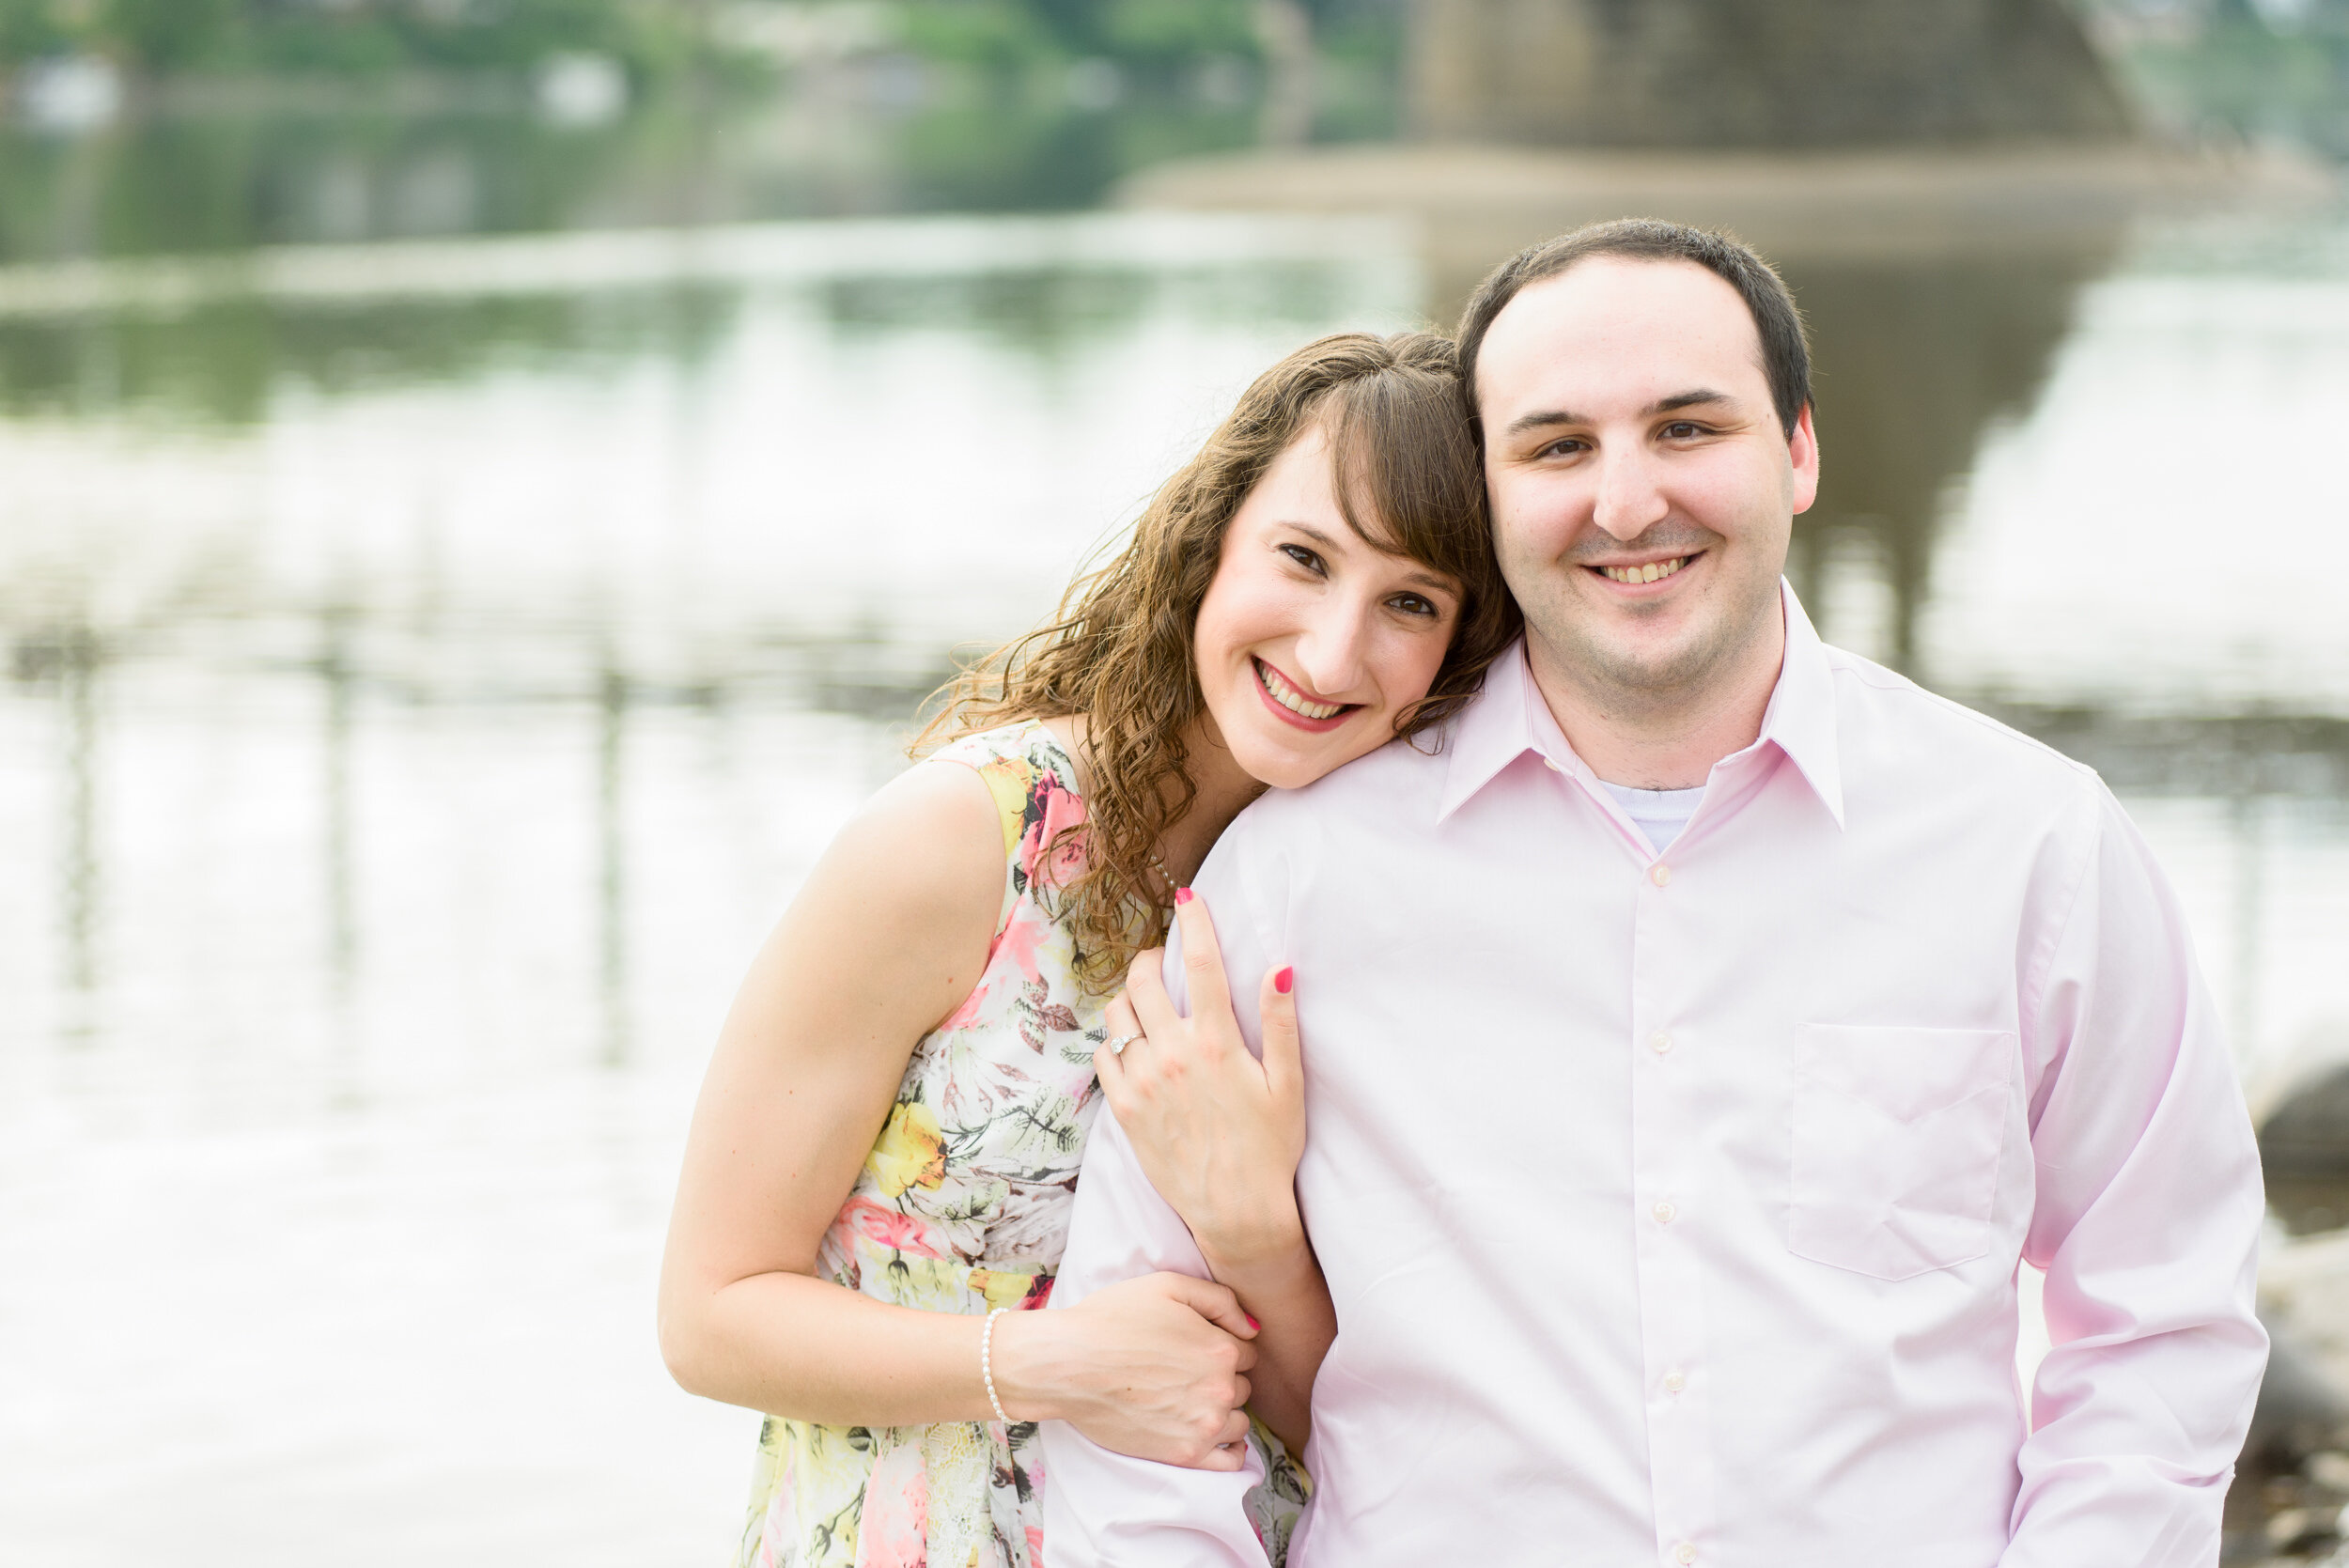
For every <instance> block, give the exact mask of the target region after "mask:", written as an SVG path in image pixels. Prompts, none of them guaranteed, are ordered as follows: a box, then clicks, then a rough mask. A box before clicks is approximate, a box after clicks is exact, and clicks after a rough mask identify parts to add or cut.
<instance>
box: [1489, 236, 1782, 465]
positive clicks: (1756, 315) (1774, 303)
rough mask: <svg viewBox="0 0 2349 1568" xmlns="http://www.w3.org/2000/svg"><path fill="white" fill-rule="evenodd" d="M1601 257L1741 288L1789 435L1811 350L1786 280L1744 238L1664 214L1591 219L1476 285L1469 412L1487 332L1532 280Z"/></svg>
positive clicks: (1511, 260) (1523, 253) (1521, 254)
mask: <svg viewBox="0 0 2349 1568" xmlns="http://www.w3.org/2000/svg"><path fill="white" fill-rule="evenodd" d="M1592 256H1624V257H1626V258H1628V259H1630V260H1633V261H1693V262H1695V263H1696V264H1697V265H1698V266H1700V267H1702V268H1703V269H1704V270H1705V271H1706V272H1712V273H1714V274H1715V275H1716V276H1718V277H1719V278H1720V279H1722V281H1724V282H1726V283H1727V284H1728V285H1729V286H1730V287H1732V288H1735V290H1737V296H1738V298H1740V299H1742V300H1744V301H1745V302H1746V309H1747V310H1748V311H1749V312H1750V313H1751V315H1752V317H1753V326H1754V331H1755V332H1756V333H1757V334H1760V336H1761V339H1762V373H1763V374H1764V376H1766V378H1768V380H1769V383H1770V401H1771V402H1772V403H1773V404H1775V405H1777V408H1778V423H1779V427H1780V428H1781V429H1782V430H1784V431H1785V432H1786V433H1787V435H1788V436H1790V437H1791V436H1792V435H1793V434H1794V431H1795V421H1796V420H1797V419H1798V418H1800V417H1801V416H1802V411H1803V410H1804V409H1806V408H1808V407H1810V404H1811V349H1810V345H1809V343H1808V342H1807V340H1806V339H1805V337H1804V334H1803V327H1802V312H1801V311H1800V310H1798V309H1797V308H1796V306H1795V296H1794V295H1793V294H1792V293H1791V292H1789V291H1788V289H1787V287H1786V280H1785V279H1783V278H1781V277H1780V276H1779V275H1778V272H1777V271H1776V270H1775V269H1773V268H1772V267H1771V266H1770V264H1769V263H1768V262H1766V261H1765V260H1763V259H1762V258H1761V257H1760V256H1756V255H1755V254H1754V253H1753V251H1752V250H1751V249H1750V248H1749V247H1748V246H1746V245H1745V244H1744V243H1743V242H1742V241H1737V240H1734V239H1732V238H1731V237H1730V236H1728V235H1726V234H1717V233H1714V232H1713V231H1712V230H1710V229H1702V228H1690V227H1689V226H1688V225H1686V224H1673V223H1666V222H1665V221H1664V220H1663V219H1661V218H1617V219H1615V220H1614V221H1613V222H1611V223H1604V224H1585V225H1583V226H1582V227H1580V228H1578V229H1576V230H1575V231H1574V232H1573V233H1571V234H1562V235H1560V236H1558V237H1557V238H1556V239H1555V240H1545V241H1542V242H1541V243H1540V244H1538V245H1532V246H1529V247H1528V248H1526V249H1525V250H1521V251H1519V252H1518V253H1517V255H1515V256H1511V257H1510V258H1509V259H1508V260H1506V261H1504V262H1502V263H1501V265H1500V266H1498V267H1496V268H1494V269H1493V270H1492V272H1491V274H1490V275H1489V276H1487V277H1486V279H1485V281H1484V282H1483V283H1481V284H1479V285H1477V287H1476V292H1475V293H1474V294H1472V295H1470V298H1469V303H1468V308H1467V309H1466V310H1464V311H1462V312H1461V313H1460V330H1459V333H1458V334H1457V335H1458V338H1459V341H1460V389H1461V391H1462V392H1463V393H1465V394H1466V395H1467V396H1468V400H1469V408H1470V411H1475V410H1476V409H1477V401H1476V362H1477V359H1478V357H1479V355H1480V354H1481V353H1482V351H1483V349H1484V347H1485V334H1486V333H1488V332H1490V331H1491V330H1492V325H1493V321H1494V318H1497V317H1499V316H1500V314H1501V310H1502V309H1503V307H1505V306H1506V305H1507V304H1508V303H1509V302H1510V301H1511V300H1514V299H1516V298H1517V293H1518V291H1519V290H1520V289H1522V288H1524V287H1526V286H1527V285H1528V284H1534V283H1539V282H1541V281H1542V280H1543V279H1545V278H1554V277H1556V276H1557V275H1558V274H1559V273H1561V272H1564V271H1565V270H1566V269H1568V268H1569V267H1572V266H1573V265H1574V264H1575V263H1576V262H1578V261H1587V260H1589V259H1590V258H1591V257H1592Z"/></svg>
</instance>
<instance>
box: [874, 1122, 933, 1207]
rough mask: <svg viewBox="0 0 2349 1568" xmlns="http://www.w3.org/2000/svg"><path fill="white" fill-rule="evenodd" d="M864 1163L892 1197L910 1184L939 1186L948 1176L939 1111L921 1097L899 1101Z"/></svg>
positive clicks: (882, 1188) (883, 1189) (884, 1190)
mask: <svg viewBox="0 0 2349 1568" xmlns="http://www.w3.org/2000/svg"><path fill="white" fill-rule="evenodd" d="M864 1163H865V1164H866V1165H868V1166H870V1167H871V1168H872V1172H873V1177H874V1180H875V1181H877V1182H878V1183H879V1186H880V1189H881V1190H882V1191H883V1192H885V1193H887V1194H888V1195H889V1196H890V1197H892V1198H894V1197H896V1196H897V1195H898V1194H899V1193H901V1192H903V1191H905V1189H906V1188H909V1187H927V1188H934V1187H936V1186H938V1184H939V1183H941V1182H942V1181H944V1180H945V1179H946V1141H945V1139H944V1138H943V1137H942V1136H941V1134H940V1132H939V1127H938V1112H937V1111H936V1110H932V1109H931V1108H930V1107H928V1106H926V1105H925V1104H923V1103H922V1102H921V1101H920V1100H907V1101H904V1102H902V1103H901V1104H899V1105H898V1106H897V1107H896V1108H895V1109H894V1110H891V1111H890V1113H889V1125H888V1126H885V1127H883V1128H881V1135H880V1138H879V1141H877V1142H875V1143H874V1145H873V1152H872V1153H871V1154H869V1155H866V1156H865V1157H864Z"/></svg>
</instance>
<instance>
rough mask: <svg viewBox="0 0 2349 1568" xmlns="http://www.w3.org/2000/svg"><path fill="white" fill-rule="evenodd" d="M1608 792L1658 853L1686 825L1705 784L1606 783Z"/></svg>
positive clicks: (1668, 844) (1669, 843)
mask: <svg viewBox="0 0 2349 1568" xmlns="http://www.w3.org/2000/svg"><path fill="white" fill-rule="evenodd" d="M1598 782H1599V783H1601V784H1607V781H1606V780H1605V779H1601V780H1599V781H1598ZM1607 793H1608V794H1610V795H1612V796H1613V797H1614V798H1615V800H1617V801H1618V802H1619V803H1620V804H1621V805H1622V806H1623V809H1624V812H1625V815H1628V816H1629V817H1630V818H1631V820H1632V821H1634V822H1636V823H1638V824H1639V827H1640V831H1641V832H1643V833H1645V834H1646V835H1647V842H1648V847H1649V848H1651V849H1653V850H1655V851H1656V852H1657V854H1659V855H1660V854H1662V853H1663V852H1664V851H1665V850H1667V849H1670V848H1671V847H1672V840H1674V839H1676V838H1678V837H1679V836H1680V830H1681V829H1683V828H1686V827H1687V826H1688V817H1689V815H1690V814H1691V813H1693V812H1694V811H1695V810H1696V809H1697V802H1698V801H1699V800H1703V798H1704V786H1703V784H1699V785H1697V786H1696V787H1695V788H1694V789H1634V788H1633V787H1632V786H1631V785H1629V784H1607Z"/></svg>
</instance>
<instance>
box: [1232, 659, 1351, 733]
mask: <svg viewBox="0 0 2349 1568" xmlns="http://www.w3.org/2000/svg"><path fill="white" fill-rule="evenodd" d="M1249 662H1250V664H1252V666H1253V667H1254V669H1255V672H1256V695H1257V696H1258V697H1259V698H1261V699H1263V702H1264V705H1265V706H1266V707H1268V708H1269V709H1271V710H1272V713H1273V716H1274V717H1275V718H1278V719H1280V720H1282V721H1283V722H1286V723H1290V724H1294V725H1296V726H1297V727H1298V728H1299V729H1301V730H1311V731H1312V732H1314V733H1315V734H1316V735H1319V734H1324V733H1327V732H1328V731H1330V730H1333V729H1336V728H1337V727H1338V726H1339V725H1340V724H1343V723H1345V722H1346V720H1347V718H1349V717H1350V716H1351V715H1352V714H1353V712H1354V710H1355V709H1356V708H1358V707H1361V706H1362V705H1361V704H1360V703H1325V702H1316V701H1315V700H1314V699H1313V698H1311V697H1308V696H1306V695H1305V693H1304V692H1303V691H1299V690H1298V686H1297V683H1296V682H1295V681H1293V680H1291V679H1289V678H1288V676H1286V675H1283V674H1282V673H1281V672H1280V671H1279V670H1277V669H1275V668H1274V667H1273V666H1271V665H1269V664H1268V663H1266V662H1265V661H1264V660H1261V659H1255V658H1251V659H1250V660H1249Z"/></svg>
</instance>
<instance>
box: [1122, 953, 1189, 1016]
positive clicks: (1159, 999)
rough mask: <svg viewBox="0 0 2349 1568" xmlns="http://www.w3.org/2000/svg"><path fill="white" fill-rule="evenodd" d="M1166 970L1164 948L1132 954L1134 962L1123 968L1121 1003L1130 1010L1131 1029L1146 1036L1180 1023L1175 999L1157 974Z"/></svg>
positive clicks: (1163, 980)
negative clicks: (1133, 1021) (1132, 1024)
mask: <svg viewBox="0 0 2349 1568" xmlns="http://www.w3.org/2000/svg"><path fill="white" fill-rule="evenodd" d="M1165 967H1166V949H1164V948H1162V947H1154V948H1150V949H1148V950H1146V951H1144V952H1141V953H1137V954H1135V955H1134V961H1133V962H1132V963H1130V964H1128V965H1127V966H1126V991H1125V995H1124V997H1123V999H1122V1000H1123V1001H1125V1003H1126V1005H1127V1006H1128V1007H1130V1008H1131V1009H1133V1013H1134V1017H1135V1019H1136V1020H1137V1021H1136V1023H1135V1025H1134V1027H1135V1028H1137V1029H1140V1030H1142V1031H1143V1032H1146V1033H1151V1034H1164V1033H1166V1032H1168V1031H1170V1030H1173V1029H1175V1028H1176V1027H1178V1026H1179V1025H1180V1024H1181V1023H1182V1021H1183V1018H1182V1015H1181V1014H1179V1013H1177V1012H1175V999H1174V998H1173V997H1171V996H1168V995H1167V994H1166V979H1165V976H1164V975H1163V974H1162V973H1161V972H1160V971H1161V970H1164V968H1165Z"/></svg>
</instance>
